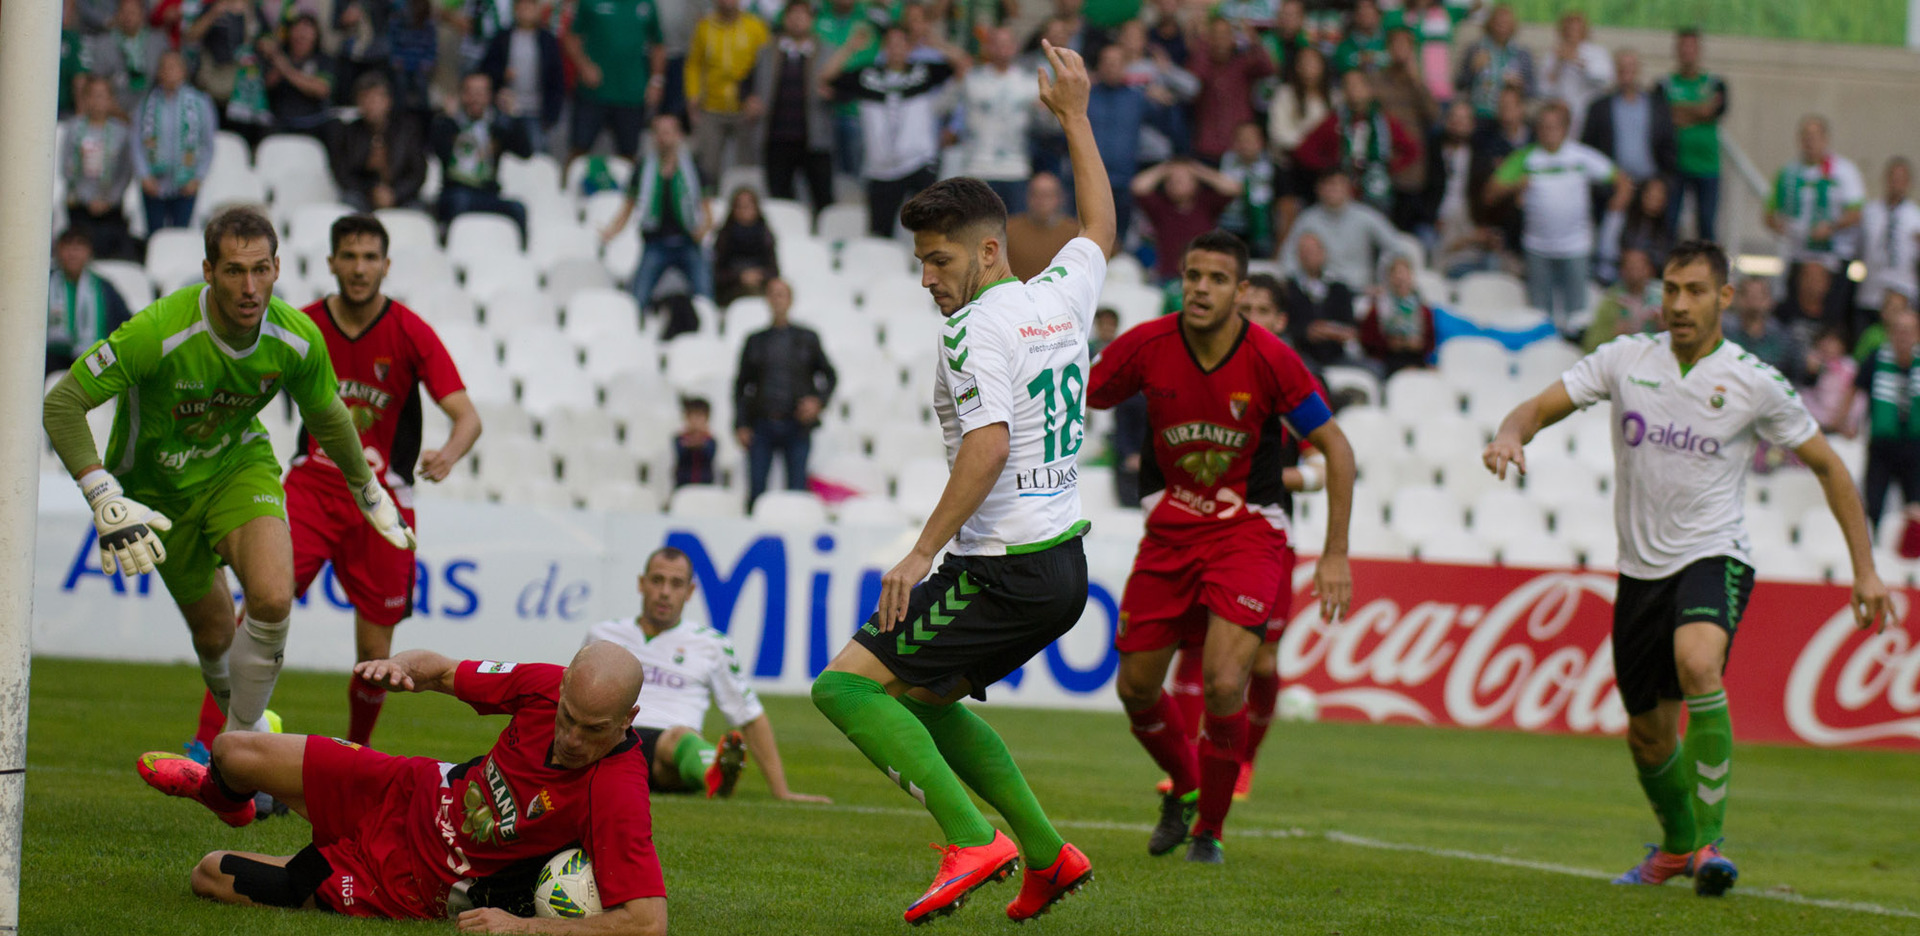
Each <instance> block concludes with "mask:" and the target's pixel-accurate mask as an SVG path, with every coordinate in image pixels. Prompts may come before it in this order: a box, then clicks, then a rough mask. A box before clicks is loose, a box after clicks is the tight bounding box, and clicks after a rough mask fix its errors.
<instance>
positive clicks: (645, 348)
mask: <svg viewBox="0 0 1920 936" xmlns="http://www.w3.org/2000/svg"><path fill="white" fill-rule="evenodd" d="M567 334H568V335H570V336H574V337H576V338H578V336H577V335H574V333H573V332H568V333H567ZM582 344H584V345H585V346H586V349H587V367H586V374H587V376H588V377H591V378H593V379H594V380H596V381H611V380H613V379H614V378H616V377H619V376H621V375H623V374H629V373H634V372H644V373H646V374H648V375H651V376H653V377H654V378H655V379H656V380H658V378H659V372H660V345H659V343H658V342H656V341H654V340H653V337H652V336H651V335H643V334H641V333H640V332H638V331H634V330H631V329H629V330H627V331H624V332H609V333H606V334H601V335H596V336H594V337H592V338H590V339H582ZM661 386H662V388H664V386H665V384H664V382H662V383H661Z"/></svg>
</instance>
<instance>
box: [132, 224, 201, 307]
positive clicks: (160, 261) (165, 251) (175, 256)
mask: <svg viewBox="0 0 1920 936" xmlns="http://www.w3.org/2000/svg"><path fill="white" fill-rule="evenodd" d="M206 255H207V248H206V239H205V238H203V237H201V236H200V232H199V231H196V230H190V229H188V228H166V229H165V230H160V231H155V232H153V236H152V237H150V238H148V239H147V274H148V275H149V276H151V277H153V279H154V280H155V281H156V282H158V283H159V284H160V287H161V290H162V291H163V292H170V291H172V290H174V289H177V288H179V287H180V286H182V285H185V284H186V283H189V282H195V281H201V280H203V279H204V274H203V273H202V272H201V267H200V264H201V261H203V260H205V259H206Z"/></svg>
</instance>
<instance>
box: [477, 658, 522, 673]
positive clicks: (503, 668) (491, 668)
mask: <svg viewBox="0 0 1920 936" xmlns="http://www.w3.org/2000/svg"><path fill="white" fill-rule="evenodd" d="M518 665H520V664H518V663H502V662H499V661H498V660H481V661H480V665H479V666H476V667H474V668H473V671H474V672H476V673H511V672H513V668H514V667H516V666H518Z"/></svg>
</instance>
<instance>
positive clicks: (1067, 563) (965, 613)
mask: <svg viewBox="0 0 1920 936" xmlns="http://www.w3.org/2000/svg"><path fill="white" fill-rule="evenodd" d="M1086 607H1087V553H1086V550H1085V548H1083V547H1082V546H1081V543H1080V540H1079V538H1078V537H1075V538H1073V539H1070V540H1068V541H1066V542H1064V543H1061V544H1060V545H1058V546H1054V547H1052V548H1050V549H1045V550H1042V551H1040V552H1036V553H1023V554H1020V555H1012V556H952V555H950V556H948V557H947V560H946V561H945V562H943V563H941V564H940V568H939V570H938V571H936V572H934V573H933V575H932V576H930V577H929V578H928V579H927V580H926V581H924V582H921V583H920V584H918V585H915V586H914V587H913V593H912V594H911V596H909V598H908V600H907V619H906V620H905V621H903V622H901V623H900V624H898V625H895V627H894V628H893V630H891V631H888V632H886V633H881V632H880V628H879V626H878V624H877V623H876V619H874V618H870V619H868V621H867V623H866V624H865V625H864V626H862V627H861V628H860V629H859V630H857V631H854V633H853V639H854V640H856V641H858V642H859V643H860V645H861V646H863V647H865V648H867V649H868V650H871V651H873V655H874V656H877V657H879V658H880V662H881V663H884V664H886V667H887V669H888V670H890V671H892V673H893V675H895V676H898V677H899V678H900V680H901V681H902V682H905V683H906V684H907V685H910V686H918V687H920V688H923V689H926V690H928V691H929V692H932V693H933V694H935V695H938V696H942V697H945V696H947V695H950V694H952V692H953V691H954V690H955V689H958V688H959V687H960V686H961V685H962V683H964V684H965V685H966V686H967V687H968V689H969V691H970V694H971V695H972V696H973V697H974V698H976V699H981V700H984V699H986V697H987V687H988V686H990V685H992V684H994V683H996V682H999V681H1000V680H1001V679H1002V678H1004V677H1005V676H1006V675H1007V674H1008V673H1011V672H1013V671H1014V670H1016V669H1018V668H1019V667H1020V666H1021V664H1023V663H1025V662H1027V661H1028V660H1031V659H1033V657H1034V655H1035V654H1037V653H1039V652H1040V651H1042V650H1045V649H1046V648H1047V646H1048V645H1049V644H1051V643H1053V642H1054V641H1055V640H1058V639H1060V635H1062V634H1065V633H1066V632H1067V631H1069V630H1072V629H1073V625H1075V624H1077V623H1079V622H1080V613H1081V612H1082V611H1084V610H1086ZM876 618H877V616H876Z"/></svg>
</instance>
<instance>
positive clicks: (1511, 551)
mask: <svg viewBox="0 0 1920 936" xmlns="http://www.w3.org/2000/svg"><path fill="white" fill-rule="evenodd" d="M1579 561H1580V556H1579V553H1577V552H1575V551H1574V549H1573V547H1572V546H1569V545H1567V543H1566V542H1565V541H1564V540H1558V539H1552V538H1550V537H1546V536H1531V537H1524V538H1523V537H1515V538H1513V539H1509V540H1507V541H1505V542H1503V543H1501V544H1500V564H1501V565H1509V566H1518V567H1520V568H1523V569H1569V568H1572V567H1573V566H1575V565H1576V564H1578V563H1579Z"/></svg>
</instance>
